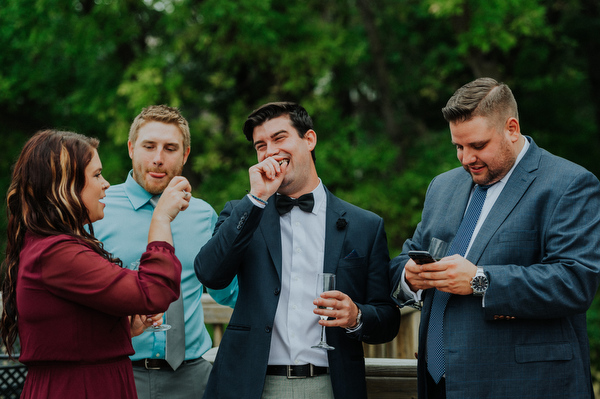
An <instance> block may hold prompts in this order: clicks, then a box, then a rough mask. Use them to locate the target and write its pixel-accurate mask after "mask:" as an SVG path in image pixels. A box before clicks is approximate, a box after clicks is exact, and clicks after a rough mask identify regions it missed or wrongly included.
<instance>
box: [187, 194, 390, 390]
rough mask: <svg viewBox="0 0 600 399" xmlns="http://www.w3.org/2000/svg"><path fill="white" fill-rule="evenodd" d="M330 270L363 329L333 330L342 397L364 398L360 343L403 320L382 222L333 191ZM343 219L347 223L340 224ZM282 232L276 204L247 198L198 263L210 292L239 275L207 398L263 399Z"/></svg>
mask: <svg viewBox="0 0 600 399" xmlns="http://www.w3.org/2000/svg"><path fill="white" fill-rule="evenodd" d="M326 194H327V214H326V227H325V229H326V232H325V236H326V238H325V260H324V271H325V272H331V273H335V274H336V276H337V277H336V286H337V289H338V290H339V291H342V292H344V293H346V294H347V295H348V296H350V298H352V300H353V301H354V302H355V303H356V304H357V305H358V307H359V308H360V309H361V311H362V314H363V318H362V321H363V327H362V328H361V329H360V330H359V331H358V332H357V333H355V334H349V333H347V332H346V331H345V330H344V329H343V328H339V327H336V328H327V329H326V334H327V342H328V343H329V344H331V345H332V346H333V347H335V350H333V351H328V353H327V355H328V358H329V368H330V376H331V382H332V385H333V392H334V395H335V396H336V398H357V399H359V398H366V383H365V368H364V353H363V348H362V341H364V342H367V343H382V342H387V341H390V340H392V339H393V338H394V337H395V336H396V334H397V333H398V328H399V324H400V313H399V311H398V308H397V307H396V305H395V304H394V303H393V301H392V300H391V298H390V295H389V293H390V292H391V284H390V281H389V276H388V265H389V253H388V248H387V239H386V235H385V230H384V227H383V219H381V218H380V217H379V216H377V215H375V214H374V213H372V212H368V211H365V210H363V209H360V208H358V207H356V206H353V205H351V204H349V203H347V202H344V201H342V200H340V199H338V198H337V197H335V196H334V195H333V194H331V193H330V192H329V191H327V190H326ZM340 219H343V220H344V221H345V222H346V223H345V224H344V223H341V224H338V220H340ZM281 257H282V253H281V233H280V225H279V214H278V213H277V210H276V209H275V198H274V197H272V198H271V199H269V201H268V205H267V206H266V207H265V209H260V208H259V207H257V206H255V205H253V204H252V202H251V201H250V200H249V199H248V198H247V197H244V198H243V199H242V200H240V201H232V202H229V203H227V204H226V205H225V208H224V209H223V212H221V214H220V216H219V219H218V221H217V227H216V228H215V234H214V236H213V238H212V239H211V240H209V242H208V243H207V244H206V245H205V246H204V247H203V248H202V250H201V251H200V253H199V254H198V256H197V257H196V261H195V269H196V274H197V275H198V278H199V279H200V281H202V283H203V284H205V285H206V286H207V287H210V288H222V287H226V286H227V285H228V284H229V283H230V282H231V281H232V279H233V278H234V276H236V275H237V276H238V284H239V295H238V300H237V303H236V306H235V309H234V311H233V315H232V317H231V321H230V323H229V325H228V327H227V330H226V331H225V334H224V336H223V340H222V341H221V344H220V346H219V351H218V353H217V357H216V360H215V363H214V367H213V371H212V373H211V375H210V379H209V381H208V386H207V388H206V393H205V397H206V398H210V399H215V398H236V399H238V398H260V397H261V394H262V390H263V385H264V380H265V375H266V369H267V363H268V359H269V350H270V345H271V336H272V331H273V321H274V318H275V311H276V309H277V304H278V300H279V294H280V287H281Z"/></svg>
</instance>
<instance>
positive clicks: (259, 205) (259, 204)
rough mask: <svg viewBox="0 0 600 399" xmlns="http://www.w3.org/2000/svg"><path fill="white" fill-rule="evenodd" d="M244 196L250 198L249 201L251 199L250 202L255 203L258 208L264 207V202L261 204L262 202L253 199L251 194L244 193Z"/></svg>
mask: <svg viewBox="0 0 600 399" xmlns="http://www.w3.org/2000/svg"><path fill="white" fill-rule="evenodd" d="M246 196H247V197H248V198H250V201H252V203H253V204H254V205H256V206H257V207H259V208H261V209H265V206H266V205H265V204H263V203H262V202H260V201H257V200H255V199H254V197H253V196H251V195H250V194H246Z"/></svg>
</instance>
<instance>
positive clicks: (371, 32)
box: [0, 0, 600, 359]
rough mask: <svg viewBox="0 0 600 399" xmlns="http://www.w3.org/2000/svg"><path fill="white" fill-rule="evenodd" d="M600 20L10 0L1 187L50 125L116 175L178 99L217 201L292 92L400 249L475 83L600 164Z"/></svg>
mask: <svg viewBox="0 0 600 399" xmlns="http://www.w3.org/2000/svg"><path fill="white" fill-rule="evenodd" d="M599 28H600V12H599V5H598V2H597V1H596V0H527V1H522V0H406V1H396V0H346V1H323V0H303V1H294V0H291V1H285V2H281V1H272V0H260V1H259V0H236V1H233V0H204V1H195V0H121V1H117V0H4V1H3V4H2V6H1V7H0V48H1V49H2V50H1V51H0V130H1V133H2V138H3V144H4V145H3V147H4V148H3V156H2V157H0V167H1V168H2V171H3V172H2V174H1V175H0V189H1V190H2V191H3V192H5V191H6V187H7V186H8V182H9V170H10V165H11V164H12V163H13V162H14V160H15V158H16V156H17V154H18V152H19V150H20V147H21V146H22V144H23V143H24V141H25V140H26V139H27V138H28V137H29V136H30V135H31V134H33V133H34V132H35V131H36V130H38V129H41V128H46V127H55V128H62V129H69V130H75V131H78V132H81V133H84V134H88V135H92V136H97V137H99V138H100V139H101V140H102V145H101V148H100V155H101V158H102V160H103V163H104V168H105V175H106V176H107V178H108V179H109V181H110V182H112V183H113V184H116V183H120V182H121V181H123V179H124V176H125V173H126V171H127V170H128V169H129V168H130V160H129V159H128V156H127V150H126V145H125V143H126V141H127V133H128V128H129V125H130V123H131V121H132V119H133V118H134V116H135V115H137V114H138V113H139V111H140V110H141V108H143V107H145V106H147V105H150V104H159V103H166V104H169V105H172V106H177V107H180V108H181V110H182V112H183V113H184V115H185V116H186V117H187V119H188V120H189V121H190V124H191V128H192V129H191V130H192V156H191V158H190V162H188V165H186V171H185V174H186V176H188V178H189V179H190V181H191V182H192V185H193V187H194V188H195V189H194V193H195V194H196V195H198V196H201V197H203V198H204V199H206V200H207V201H208V202H209V203H211V204H212V205H213V206H214V208H215V209H216V210H217V212H218V211H220V210H221V208H222V206H223V205H224V203H225V201H227V200H229V199H232V198H240V197H241V196H242V195H244V194H245V190H246V189H247V188H248V178H247V169H248V167H249V166H250V165H251V164H252V163H253V162H255V159H256V158H255V154H254V151H253V150H252V147H251V145H250V143H248V142H247V141H246V139H245V137H244V136H243V134H242V133H241V126H242V124H243V122H244V120H245V118H246V116H247V115H248V114H249V113H250V112H251V111H252V110H253V109H255V108H256V107H258V106H259V105H261V104H263V103H265V102H268V101H279V100H290V101H297V102H299V103H301V104H303V105H304V106H305V107H306V108H307V109H308V111H309V113H310V114H311V115H312V116H313V119H314V122H315V126H316V131H317V134H318V138H319V143H318V146H317V168H318V170H319V174H320V176H321V178H322V179H323V181H324V183H325V184H326V185H327V187H328V188H329V189H331V190H332V191H333V192H335V193H336V194H338V195H339V196H341V197H342V198H344V199H347V200H348V201H351V202H354V203H356V204H357V205H359V206H362V207H365V208H368V209H371V210H373V211H374V212H376V213H378V214H380V215H382V216H383V217H384V219H385V222H386V230H387V233H388V241H389V245H390V251H391V255H392V256H394V255H395V254H396V253H397V252H398V251H399V250H400V248H401V245H402V242H403V241H404V240H405V239H406V237H408V236H410V235H411V234H412V231H413V230H414V227H415V226H416V224H417V223H418V221H419V219H420V210H421V207H422V201H423V198H424V193H425V190H426V189H427V185H428V183H429V181H430V179H431V178H432V177H433V176H435V175H436V174H438V173H440V172H442V171H445V170H448V169H450V168H452V167H456V166H459V164H458V162H457V160H456V158H455V154H454V149H453V147H452V145H451V143H450V137H449V134H448V129H447V126H446V124H445V122H444V121H443V119H442V117H441V113H440V109H441V108H442V107H443V106H444V104H445V101H446V100H447V99H448V98H449V97H450V96H451V94H452V93H453V91H454V90H456V89H457V88H458V87H460V86H461V85H463V84H464V83H466V82H468V81H470V80H472V79H474V78H475V77H479V76H492V77H495V78H497V79H499V80H502V81H504V82H506V83H507V84H509V86H510V87H511V88H512V89H513V91H514V93H515V95H516V97H517V100H518V102H519V106H520V115H521V125H522V131H523V133H525V134H528V135H531V136H533V137H534V138H535V140H536V141H537V142H538V144H540V145H541V146H543V147H545V148H547V149H549V150H550V151H552V152H554V153H556V154H558V155H561V156H564V157H566V158H568V159H571V160H573V161H575V162H577V163H579V164H582V165H583V166H585V167H587V168H588V169H590V170H592V171H593V172H595V173H596V174H598V173H599V172H600V165H599V164H598V162H597V159H598V155H599V154H600V148H599V145H600V131H599V130H600V129H599V128H598V123H599V120H600V96H598V94H597V93H599V92H600V35H598V34H597V33H598V31H599ZM582 148H585V150H584V151H582ZM2 223H3V224H5V219H4V218H2ZM0 227H2V226H0ZM1 230H2V234H4V233H5V232H4V230H5V229H4V228H2V229H1ZM0 238H1V239H2V242H4V236H2V237H0ZM599 314H600V309H598V305H597V304H596V303H595V304H594V306H593V308H592V310H591V311H590V316H591V317H590V320H595V325H594V327H593V328H596V329H597V328H598V327H597V320H598V318H599ZM598 336H599V335H598V334H595V336H592V351H593V353H594V354H595V356H596V359H598V358H599V357H600V339H598V338H597V337H598Z"/></svg>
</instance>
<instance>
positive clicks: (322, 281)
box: [312, 273, 335, 351]
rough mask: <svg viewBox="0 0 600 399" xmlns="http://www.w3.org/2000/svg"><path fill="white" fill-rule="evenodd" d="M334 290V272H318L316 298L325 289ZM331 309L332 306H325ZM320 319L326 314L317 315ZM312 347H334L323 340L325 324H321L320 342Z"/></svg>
mask: <svg viewBox="0 0 600 399" xmlns="http://www.w3.org/2000/svg"><path fill="white" fill-rule="evenodd" d="M331 290H335V274H333V273H319V274H318V275H317V298H319V297H320V296H321V294H322V293H323V292H325V291H331ZM319 308H321V309H325V307H324V306H319ZM327 309H333V308H327ZM319 317H320V318H321V320H327V316H319ZM312 348H321V349H326V350H328V351H330V350H333V349H335V348H334V347H333V346H331V345H328V344H327V342H326V341H325V326H321V342H319V343H318V344H317V345H314V346H312Z"/></svg>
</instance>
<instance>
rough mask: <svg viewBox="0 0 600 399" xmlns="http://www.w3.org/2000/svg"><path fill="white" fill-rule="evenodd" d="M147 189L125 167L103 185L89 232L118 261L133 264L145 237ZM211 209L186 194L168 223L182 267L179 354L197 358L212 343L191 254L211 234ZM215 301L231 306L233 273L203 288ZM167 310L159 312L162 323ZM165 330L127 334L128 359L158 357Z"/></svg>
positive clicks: (161, 356) (213, 216)
mask: <svg viewBox="0 0 600 399" xmlns="http://www.w3.org/2000/svg"><path fill="white" fill-rule="evenodd" d="M151 197H152V194H150V193H148V192H147V191H146V190H144V189H143V188H142V187H141V186H140V185H139V184H138V183H137V182H136V181H135V180H134V179H133V176H132V172H131V171H130V172H129V174H128V175H127V180H126V182H125V183H123V184H118V185H115V186H111V187H110V188H109V189H108V190H107V191H106V198H104V203H105V204H106V207H105V208H104V218H103V219H101V220H99V221H97V222H95V223H94V224H93V226H94V234H95V236H96V237H97V238H98V239H99V240H100V241H102V242H103V243H104V248H105V249H106V250H107V251H109V252H111V253H112V254H114V255H115V256H117V257H119V258H120V259H121V261H123V266H124V267H127V268H130V269H136V268H137V267H139V261H140V256H141V255H142V254H143V253H144V251H145V249H146V245H147V243H148V230H149V228H150V219H151V218H152V212H153V211H154V208H153V207H152V205H151V204H150V202H149V200H150V198H151ZM216 221H217V214H216V213H215V211H214V210H213V208H212V207H211V206H210V205H209V204H208V203H206V202H205V201H203V200H201V199H198V198H192V199H191V200H190V206H189V207H188V208H187V209H186V210H185V211H183V212H181V213H180V214H179V215H178V216H177V217H176V218H175V220H174V221H173V222H172V223H171V230H172V234H173V242H174V243H175V245H174V246H175V255H176V256H177V258H178V259H179V260H180V261H181V265H182V267H183V269H182V273H181V292H182V295H183V306H184V312H185V315H184V317H185V346H186V349H185V359H186V360H191V359H197V358H199V357H201V356H202V355H203V354H204V353H205V352H206V351H207V350H209V349H210V348H211V347H212V341H211V339H210V335H209V334H208V331H207V330H206V326H205V325H204V313H203V310H202V303H201V297H202V291H203V290H202V284H201V283H200V281H198V278H197V277H196V274H195V272H194V259H195V257H196V255H197V254H198V252H199V251H200V248H202V246H203V245H204V244H205V243H206V242H207V241H208V240H209V239H210V238H211V236H212V232H213V230H214V227H215V223H216ZM207 291H208V293H209V294H210V295H211V296H212V297H213V298H214V299H215V301H217V302H218V303H220V304H221V305H226V306H229V307H233V306H234V305H235V301H236V300H237V294H238V284H237V278H236V279H234V280H233V281H232V283H231V284H230V285H229V286H228V287H227V288H225V289H223V290H211V289H208V290H207ZM168 322H169V314H168V312H166V313H165V323H168ZM166 334H168V332H144V333H143V334H141V335H139V336H137V337H134V338H133V348H134V349H135V354H134V355H133V356H131V359H132V360H140V359H145V358H154V359H164V358H165V343H166Z"/></svg>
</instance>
